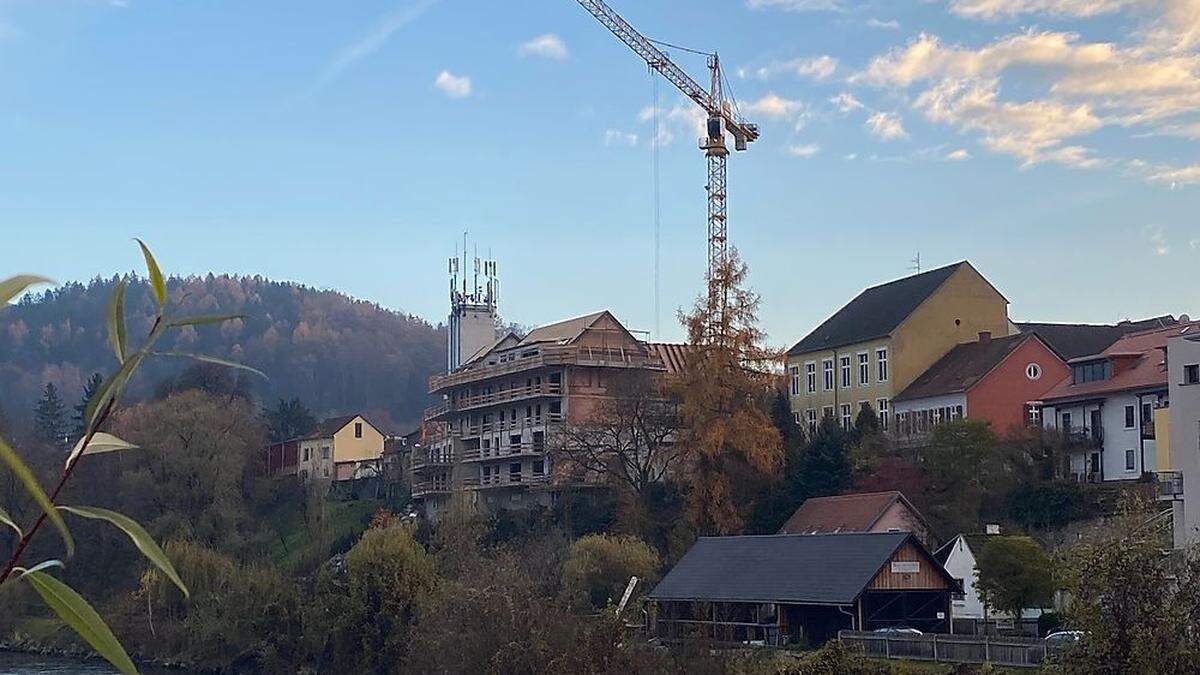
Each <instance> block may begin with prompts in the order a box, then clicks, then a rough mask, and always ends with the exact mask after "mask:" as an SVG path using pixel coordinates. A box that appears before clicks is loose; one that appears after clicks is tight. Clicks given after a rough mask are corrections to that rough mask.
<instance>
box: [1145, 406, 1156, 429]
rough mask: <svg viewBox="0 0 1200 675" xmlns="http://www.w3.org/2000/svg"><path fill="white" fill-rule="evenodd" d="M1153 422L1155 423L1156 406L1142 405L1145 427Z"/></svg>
mask: <svg viewBox="0 0 1200 675" xmlns="http://www.w3.org/2000/svg"><path fill="white" fill-rule="evenodd" d="M1152 422H1154V404H1153V403H1143V404H1142V425H1143V426H1144V425H1147V424H1150V423H1152Z"/></svg>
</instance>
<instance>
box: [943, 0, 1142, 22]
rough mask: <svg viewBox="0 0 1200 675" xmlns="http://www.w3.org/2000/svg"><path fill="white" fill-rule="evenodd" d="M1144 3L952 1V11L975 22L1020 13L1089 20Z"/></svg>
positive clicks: (1119, 0)
mask: <svg viewBox="0 0 1200 675" xmlns="http://www.w3.org/2000/svg"><path fill="white" fill-rule="evenodd" d="M1144 1H1145V0H950V11H951V12H953V13H955V14H957V15H959V16H964V17H968V18H974V19H998V18H1004V17H1013V16H1018V15H1021V14H1050V15H1054V16H1070V17H1089V16H1098V15H1101V14H1111V13H1112V12H1116V11H1120V10H1122V9H1125V8H1128V7H1133V6H1135V5H1138V4H1142V3H1143V2H1144Z"/></svg>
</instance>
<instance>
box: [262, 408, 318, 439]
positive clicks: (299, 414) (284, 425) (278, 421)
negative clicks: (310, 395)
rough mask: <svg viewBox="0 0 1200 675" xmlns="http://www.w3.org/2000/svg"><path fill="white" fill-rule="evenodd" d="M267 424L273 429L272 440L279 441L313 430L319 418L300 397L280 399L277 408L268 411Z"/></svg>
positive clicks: (297, 436)
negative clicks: (314, 415) (286, 399)
mask: <svg viewBox="0 0 1200 675" xmlns="http://www.w3.org/2000/svg"><path fill="white" fill-rule="evenodd" d="M267 425H268V427H269V428H270V429H271V440H273V441H275V442H276V443H279V442H281V441H287V440H291V439H293V438H299V437H301V436H304V435H305V434H307V433H309V432H311V431H312V430H313V429H315V428H316V427H317V418H316V417H313V414H312V411H310V410H309V409H308V407H307V406H305V405H304V403H303V402H302V401H301V400H300V398H299V397H294V398H292V400H290V401H285V400H283V399H279V403H278V404H277V405H276V406H275V409H274V410H268V411H267Z"/></svg>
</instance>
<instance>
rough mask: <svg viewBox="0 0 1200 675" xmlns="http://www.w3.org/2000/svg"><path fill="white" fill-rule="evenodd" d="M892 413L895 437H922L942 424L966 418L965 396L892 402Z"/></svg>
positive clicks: (945, 396)
mask: <svg viewBox="0 0 1200 675" xmlns="http://www.w3.org/2000/svg"><path fill="white" fill-rule="evenodd" d="M892 413H893V419H894V420H895V421H896V429H895V433H896V435H898V436H902V437H903V436H923V435H925V434H928V433H929V432H930V430H932V429H933V427H934V426H936V425H938V424H941V423H942V422H949V421H950V420H956V419H963V418H965V417H967V415H968V412H967V395H966V393H965V392H964V393H959V394H945V395H942V396H927V397H925V398H914V399H908V400H905V401H892Z"/></svg>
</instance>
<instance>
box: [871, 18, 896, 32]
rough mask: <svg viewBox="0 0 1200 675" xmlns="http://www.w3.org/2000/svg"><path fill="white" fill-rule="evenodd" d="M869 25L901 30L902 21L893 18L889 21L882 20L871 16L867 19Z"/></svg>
mask: <svg viewBox="0 0 1200 675" xmlns="http://www.w3.org/2000/svg"><path fill="white" fill-rule="evenodd" d="M867 26H869V27H871V28H882V29H884V30H899V29H900V22H899V21H897V20H895V19H891V20H889V21H880V20H879V19H876V18H875V17H871V18H869V19H867Z"/></svg>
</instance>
